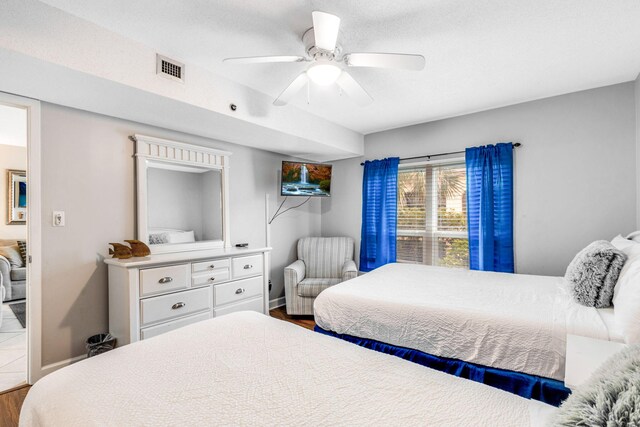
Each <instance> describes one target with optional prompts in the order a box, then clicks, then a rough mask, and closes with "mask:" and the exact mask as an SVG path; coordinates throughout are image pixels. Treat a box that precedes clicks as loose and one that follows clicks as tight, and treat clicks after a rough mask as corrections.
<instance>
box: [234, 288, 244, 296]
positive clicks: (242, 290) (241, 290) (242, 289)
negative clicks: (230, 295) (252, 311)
mask: <svg viewBox="0 0 640 427" xmlns="http://www.w3.org/2000/svg"><path fill="white" fill-rule="evenodd" d="M244 292H245V289H244V288H238V289H236V295H240V294H243V293H244Z"/></svg>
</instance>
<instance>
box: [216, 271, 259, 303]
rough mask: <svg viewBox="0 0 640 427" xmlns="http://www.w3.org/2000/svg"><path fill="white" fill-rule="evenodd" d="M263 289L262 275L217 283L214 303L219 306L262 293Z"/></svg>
mask: <svg viewBox="0 0 640 427" xmlns="http://www.w3.org/2000/svg"><path fill="white" fill-rule="evenodd" d="M263 289H264V285H263V283H262V276H260V277H252V278H251V279H244V280H236V281H235V282H230V283H225V284H223V285H215V286H214V287H213V296H214V303H215V304H214V305H215V307H219V306H221V305H224V304H230V303H232V302H236V301H241V300H243V299H247V298H251V297H255V296H258V295H262V290H263Z"/></svg>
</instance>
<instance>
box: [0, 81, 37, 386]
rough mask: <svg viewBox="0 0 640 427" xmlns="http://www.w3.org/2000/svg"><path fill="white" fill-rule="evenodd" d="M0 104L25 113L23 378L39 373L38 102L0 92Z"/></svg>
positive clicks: (32, 378) (33, 379)
mask: <svg viewBox="0 0 640 427" xmlns="http://www.w3.org/2000/svg"><path fill="white" fill-rule="evenodd" d="M0 104H3V105H8V106H11V107H17V108H22V109H25V110H27V183H28V189H27V251H28V254H27V255H28V259H27V289H26V294H27V328H26V329H27V378H26V381H27V383H28V384H33V383H35V382H36V381H38V380H39V379H40V378H42V376H43V371H42V294H41V290H42V222H41V217H42V188H41V183H42V182H41V167H42V164H41V159H40V152H41V150H40V148H41V131H40V101H38V100H36V99H31V98H25V97H22V96H16V95H11V94H8V93H5V92H0Z"/></svg>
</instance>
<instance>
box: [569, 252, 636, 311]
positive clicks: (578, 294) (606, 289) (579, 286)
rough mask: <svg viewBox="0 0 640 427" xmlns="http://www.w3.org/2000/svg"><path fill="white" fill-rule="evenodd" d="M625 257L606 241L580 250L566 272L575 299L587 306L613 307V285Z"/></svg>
mask: <svg viewBox="0 0 640 427" xmlns="http://www.w3.org/2000/svg"><path fill="white" fill-rule="evenodd" d="M626 259H627V256H626V255H625V254H624V253H623V252H622V251H620V250H618V249H616V248H615V246H613V245H612V244H611V243H609V242H607V241H606V240H597V241H595V242H593V243H591V244H590V245H589V246H587V247H586V248H584V249H583V250H581V251H580V252H578V255H576V257H575V258H574V259H573V261H571V264H569V267H567V272H566V273H565V275H564V278H565V280H566V282H567V284H568V286H569V290H570V291H571V294H572V295H573V299H574V300H576V302H578V303H580V304H582V305H586V306H587V307H596V308H604V307H609V306H611V300H612V299H613V288H614V287H615V286H616V282H617V281H618V276H619V275H620V270H622V267H623V266H624V262H625V261H626Z"/></svg>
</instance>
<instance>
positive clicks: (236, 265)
mask: <svg viewBox="0 0 640 427" xmlns="http://www.w3.org/2000/svg"><path fill="white" fill-rule="evenodd" d="M231 271H232V273H233V278H234V279H239V278H241V277H248V276H255V275H256V274H262V255H249V256H243V257H236V258H232V259H231Z"/></svg>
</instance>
